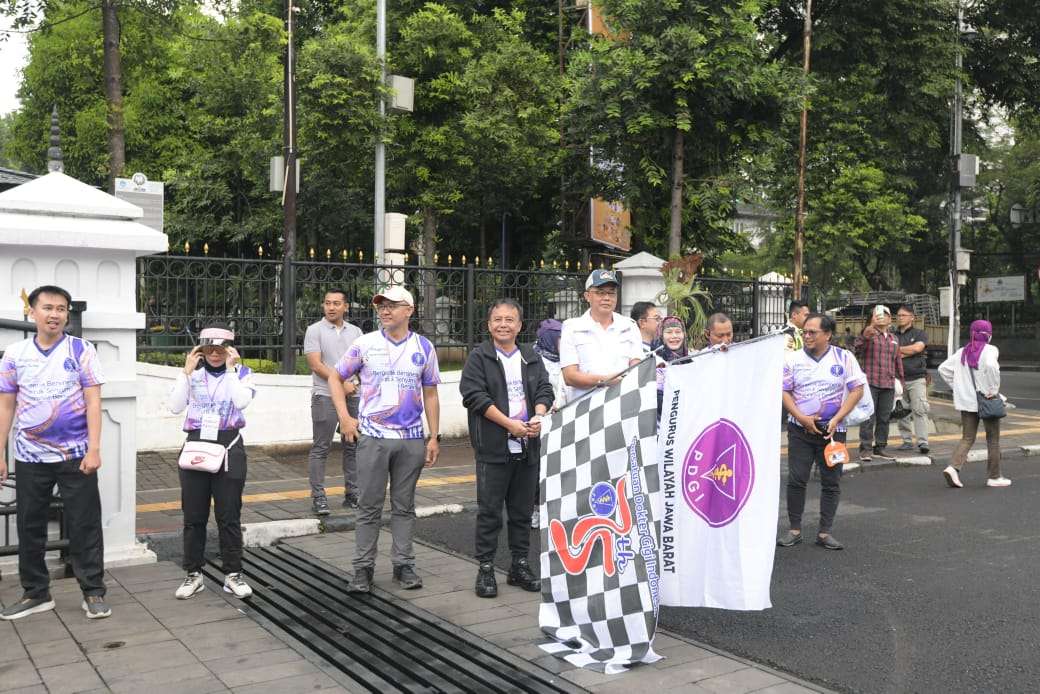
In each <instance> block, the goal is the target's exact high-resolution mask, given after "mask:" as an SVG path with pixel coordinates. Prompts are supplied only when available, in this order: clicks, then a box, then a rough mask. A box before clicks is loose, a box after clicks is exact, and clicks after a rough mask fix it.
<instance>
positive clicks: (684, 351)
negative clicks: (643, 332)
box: [652, 316, 689, 417]
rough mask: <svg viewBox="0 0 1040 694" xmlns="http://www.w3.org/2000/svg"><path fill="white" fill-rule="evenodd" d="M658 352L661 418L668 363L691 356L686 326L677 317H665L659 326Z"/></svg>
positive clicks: (659, 412)
mask: <svg viewBox="0 0 1040 694" xmlns="http://www.w3.org/2000/svg"><path fill="white" fill-rule="evenodd" d="M652 347H653V348H654V349H657V348H660V351H659V352H657V358H658V362H657V416H658V417H660V416H661V407H662V406H663V405H664V375H665V369H667V368H668V362H670V361H673V360H675V359H679V358H681V357H685V356H687V355H688V354H689V349H688V348H687V346H686V326H685V325H683V322H682V319H681V318H679V317H677V316H665V317H664V318H662V319H661V322H660V324H659V325H658V326H657V339H656V340H654V344H653V345H652Z"/></svg>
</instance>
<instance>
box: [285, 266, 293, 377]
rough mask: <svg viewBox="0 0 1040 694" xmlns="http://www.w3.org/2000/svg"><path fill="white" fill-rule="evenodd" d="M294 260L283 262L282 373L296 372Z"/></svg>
mask: <svg viewBox="0 0 1040 694" xmlns="http://www.w3.org/2000/svg"><path fill="white" fill-rule="evenodd" d="M294 270H295V268H294V266H293V260H292V258H290V257H289V256H288V255H286V257H285V260H284V261H283V263H282V373H283V374H294V373H296V349H295V348H296V277H295V274H296V273H295V272H294Z"/></svg>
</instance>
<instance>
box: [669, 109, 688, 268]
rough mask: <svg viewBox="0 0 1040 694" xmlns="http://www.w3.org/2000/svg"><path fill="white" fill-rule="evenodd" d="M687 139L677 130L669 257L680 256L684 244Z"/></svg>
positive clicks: (673, 150) (673, 146) (674, 147)
mask: <svg viewBox="0 0 1040 694" xmlns="http://www.w3.org/2000/svg"><path fill="white" fill-rule="evenodd" d="M685 142H686V138H685V136H684V134H683V131H682V130H679V129H678V128H676V129H675V141H674V142H673V144H672V208H671V219H670V222H671V223H670V226H669V231H668V257H669V258H671V257H672V256H674V255H680V245H681V243H682V211H683V155H684V151H683V150H684V147H685Z"/></svg>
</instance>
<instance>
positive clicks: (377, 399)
mask: <svg viewBox="0 0 1040 694" xmlns="http://www.w3.org/2000/svg"><path fill="white" fill-rule="evenodd" d="M335 368H336V373H338V374H339V375H340V378H344V379H347V378H351V377H353V376H355V375H357V374H360V376H361V388H360V394H361V401H360V405H359V415H360V416H359V417H358V420H359V422H360V431H361V433H362V434H364V435H366V436H373V437H375V438H380V439H421V438H423V423H422V413H423V399H422V389H423V387H426V386H435V385H437V384H439V383H440V382H441V373H440V369H439V368H438V367H437V352H436V351H435V350H434V349H433V344H431V343H430V341H429V340H427V339H426V338H425V337H423V336H422V335H416V334H415V333H413V332H409V333H408V335H407V336H406V337H405V338H404V339H403V340H401V341H400V342H394V341H393V340H391V339H390V338H389V337H387V336H386V334H385V333H384V332H383V331H382V330H377V331H376V332H372V333H367V334H365V335H362V336H361V337H359V338H358V339H356V340H354V344H352V345H351V346H350V349H348V350H347V353H346V354H344V355H343V357H342V358H340V360H339V361H338V362H337V363H336V367H335Z"/></svg>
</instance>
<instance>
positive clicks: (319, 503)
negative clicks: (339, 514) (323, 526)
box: [311, 496, 330, 516]
mask: <svg viewBox="0 0 1040 694" xmlns="http://www.w3.org/2000/svg"><path fill="white" fill-rule="evenodd" d="M311 510H312V511H314V515H316V516H327V515H329V513H330V511H329V500H328V499H326V498H325V497H323V496H316V497H314V500H313V501H312V502H311Z"/></svg>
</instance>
